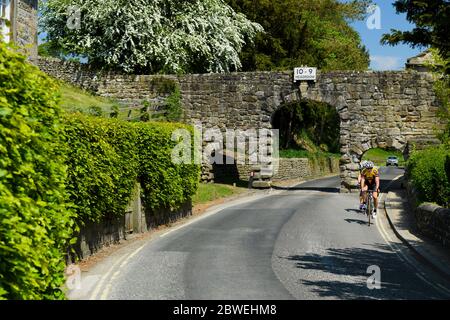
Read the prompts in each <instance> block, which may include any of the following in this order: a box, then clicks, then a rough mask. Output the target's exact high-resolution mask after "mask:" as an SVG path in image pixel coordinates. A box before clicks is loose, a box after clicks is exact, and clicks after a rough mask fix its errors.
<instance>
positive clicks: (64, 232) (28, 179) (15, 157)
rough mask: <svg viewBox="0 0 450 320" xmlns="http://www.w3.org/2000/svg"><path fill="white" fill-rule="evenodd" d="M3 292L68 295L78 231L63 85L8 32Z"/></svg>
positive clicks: (3, 90)
mask: <svg viewBox="0 0 450 320" xmlns="http://www.w3.org/2000/svg"><path fill="white" fill-rule="evenodd" d="M0 84H1V85H0V258H1V260H0V298H6V299H62V298H64V294H63V292H62V291H61V289H60V287H61V285H62V284H63V282H64V268H65V261H64V256H63V252H64V250H65V248H66V246H67V244H68V242H69V240H70V239H71V235H72V231H73V220H72V211H71V209H70V208H69V207H68V206H67V205H66V203H67V202H68V201H67V193H66V190H65V186H64V181H65V178H66V167H65V166H64V157H63V150H62V148H61V147H60V143H59V137H60V134H61V125H60V123H59V122H58V117H59V112H60V111H59V108H58V99H57V95H56V93H57V91H58V88H57V85H56V84H55V83H54V82H53V81H52V80H50V79H49V78H48V77H47V76H46V75H44V74H43V73H41V72H40V71H39V70H38V69H37V68H35V67H32V66H31V65H28V64H27V63H26V62H25V58H24V57H23V56H22V55H20V54H18V53H15V52H14V51H13V50H12V49H10V48H9V47H8V46H7V45H5V44H4V43H2V41H1V39H0Z"/></svg>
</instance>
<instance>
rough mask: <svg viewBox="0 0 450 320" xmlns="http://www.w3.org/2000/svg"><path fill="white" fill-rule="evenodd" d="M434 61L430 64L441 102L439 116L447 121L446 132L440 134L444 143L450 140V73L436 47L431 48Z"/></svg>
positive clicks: (435, 89)
mask: <svg viewBox="0 0 450 320" xmlns="http://www.w3.org/2000/svg"><path fill="white" fill-rule="evenodd" d="M430 51H431V53H432V56H433V59H432V60H433V62H432V63H431V64H430V65H429V66H428V67H429V68H430V69H431V70H432V72H433V76H434V79H435V82H434V91H435V93H436V96H437V98H438V100H439V102H440V105H439V109H438V113H437V115H438V117H439V118H440V119H442V120H443V121H444V123H445V128H444V132H442V133H440V134H439V135H438V138H439V139H440V140H441V141H442V142H443V143H447V144H448V143H449V141H450V74H448V73H447V74H446V73H445V65H446V62H445V60H444V59H443V58H442V57H441V56H440V55H439V53H438V51H437V50H436V49H430Z"/></svg>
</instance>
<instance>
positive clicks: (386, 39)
mask: <svg viewBox="0 0 450 320" xmlns="http://www.w3.org/2000/svg"><path fill="white" fill-rule="evenodd" d="M394 6H395V9H396V10H397V13H402V14H404V13H406V19H407V20H408V21H409V22H411V23H413V24H415V25H416V27H415V28H414V29H412V30H411V31H400V30H391V33H390V34H385V35H383V38H382V40H381V42H382V43H384V44H390V45H397V44H399V43H406V44H409V45H411V46H412V47H428V46H430V47H432V48H436V49H438V51H439V54H440V55H441V56H442V57H443V58H444V60H445V62H446V65H445V73H446V74H450V45H449V38H448V30H450V3H449V1H448V0H397V1H395V2H394Z"/></svg>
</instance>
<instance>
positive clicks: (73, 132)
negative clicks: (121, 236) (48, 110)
mask: <svg viewBox="0 0 450 320" xmlns="http://www.w3.org/2000/svg"><path fill="white" fill-rule="evenodd" d="M65 119H66V120H65V130H64V137H65V143H66V148H67V165H68V168H69V169H68V178H67V189H68V191H69V194H70V200H71V201H72V202H73V203H74V204H75V206H76V212H77V222H78V223H79V224H83V223H85V222H88V221H89V222H100V221H102V220H108V219H114V218H117V217H121V216H123V215H124V213H125V209H126V207H127V205H128V203H129V201H130V197H131V194H132V190H133V187H134V184H135V182H136V179H137V168H138V158H137V149H136V134H135V131H134V130H133V128H132V127H131V126H130V124H128V123H126V122H122V121H120V120H116V119H106V118H100V117H93V116H86V115H82V114H71V115H66V116H65Z"/></svg>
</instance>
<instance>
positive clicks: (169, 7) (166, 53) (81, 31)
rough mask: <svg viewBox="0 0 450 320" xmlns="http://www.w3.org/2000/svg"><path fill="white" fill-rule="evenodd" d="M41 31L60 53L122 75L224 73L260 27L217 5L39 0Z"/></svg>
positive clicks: (189, 0) (219, 0)
mask: <svg viewBox="0 0 450 320" xmlns="http://www.w3.org/2000/svg"><path fill="white" fill-rule="evenodd" d="M40 26H41V31H43V32H45V33H46V34H47V40H48V41H51V42H52V43H54V44H57V46H59V47H60V48H62V49H63V51H64V52H68V53H72V54H76V55H82V56H85V57H87V58H88V59H89V62H90V63H93V64H97V65H106V66H109V67H112V68H116V69H121V70H123V71H125V72H139V73H148V72H151V73H157V72H164V73H191V72H227V71H233V70H238V69H239V68H240V67H241V62H240V60H239V53H240V51H241V49H242V47H243V45H244V44H245V42H246V41H252V39H253V38H254V36H255V35H256V33H258V32H261V31H263V30H262V27H261V26H260V25H259V24H257V23H253V22H251V21H249V20H248V19H247V18H246V17H245V16H244V15H243V14H238V13H236V12H235V11H233V9H231V8H230V7H229V6H228V5H227V4H226V3H225V2H224V1H223V0H182V1H180V0H45V1H41V20H40Z"/></svg>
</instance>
